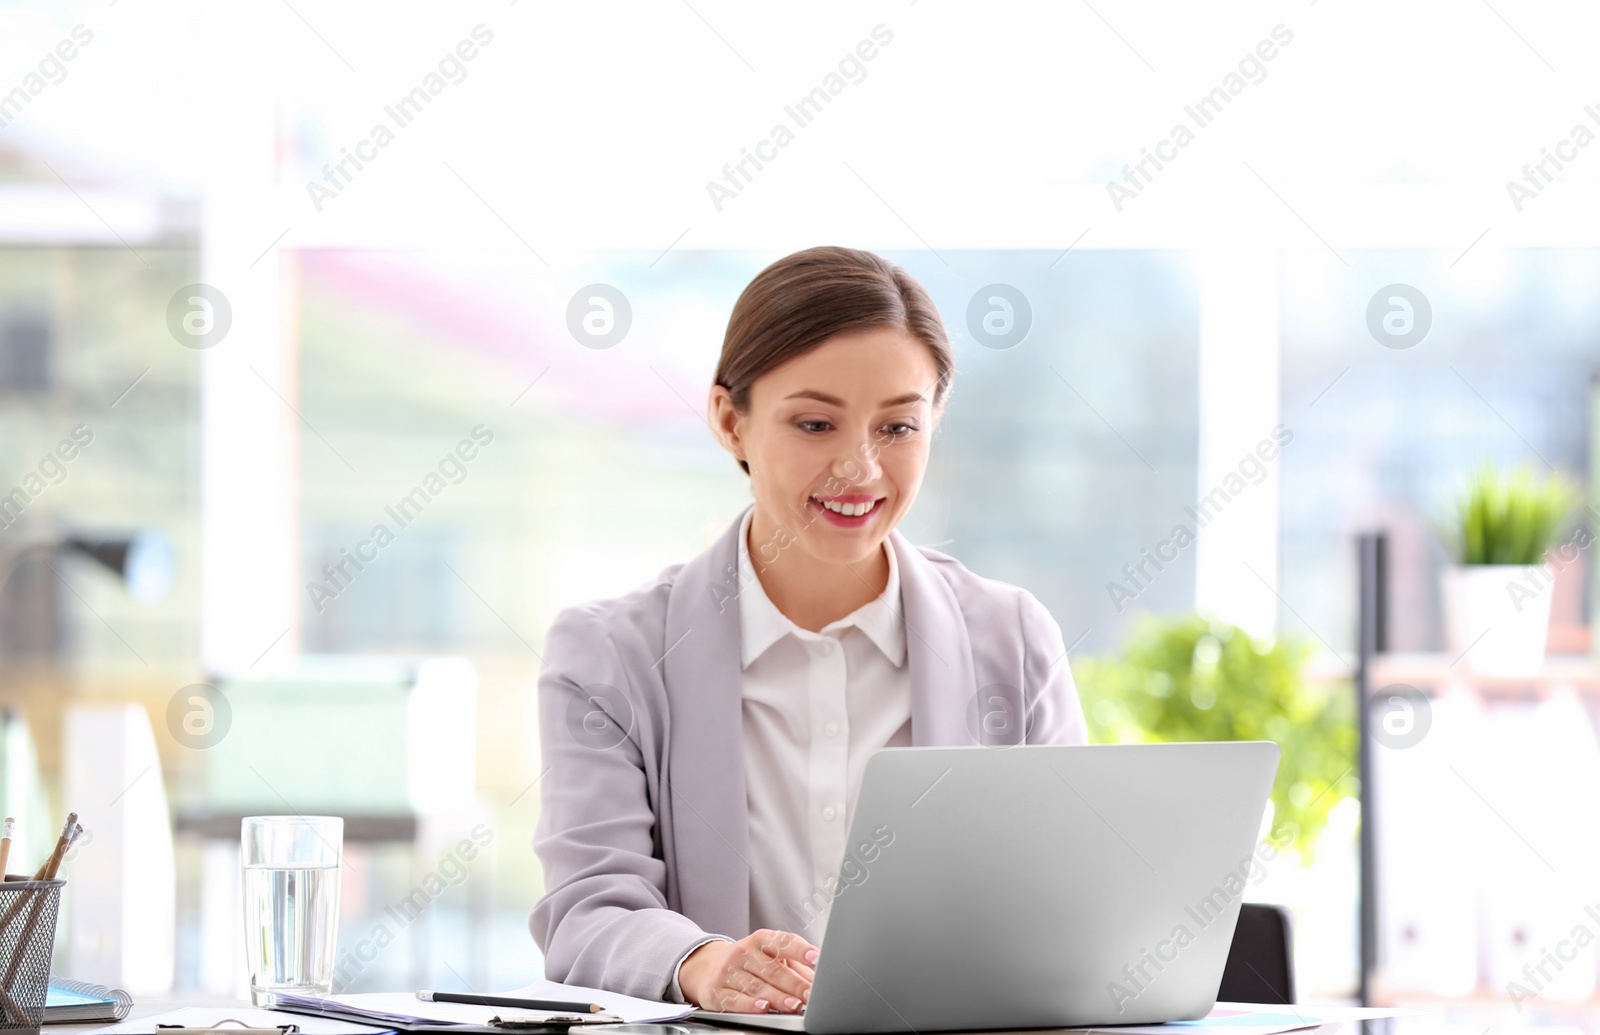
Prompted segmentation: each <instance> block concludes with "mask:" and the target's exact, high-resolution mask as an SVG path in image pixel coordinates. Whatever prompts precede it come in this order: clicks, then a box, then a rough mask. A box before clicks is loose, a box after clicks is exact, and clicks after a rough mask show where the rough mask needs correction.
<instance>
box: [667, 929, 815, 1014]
mask: <svg viewBox="0 0 1600 1035" xmlns="http://www.w3.org/2000/svg"><path fill="white" fill-rule="evenodd" d="M817 956H818V950H817V947H816V946H814V945H812V944H811V943H810V942H808V941H806V940H805V939H804V938H802V937H800V936H799V935H798V934H795V933H793V932H792V931H770V930H767V929H766V928H764V927H763V928H761V929H760V930H758V931H752V932H751V933H750V934H749V935H747V936H746V937H744V938H741V939H739V940H738V941H736V942H722V941H716V942H706V943H705V944H704V945H702V946H700V947H699V948H698V949H696V950H694V951H693V952H691V953H690V954H689V957H688V958H687V959H685V960H684V961H683V965H682V966H681V967H679V968H678V988H679V989H680V990H681V991H682V992H683V997H684V999H686V1000H688V1001H689V1002H691V1003H693V1004H695V1005H696V1006H698V1007H700V1008H701V1009H702V1010H716V1011H720V1012H722V1013H766V1012H767V1010H768V1009H776V1010H778V1011H779V1012H781V1013H794V1012H796V1011H798V1010H799V1009H800V1007H801V1006H802V1005H804V1003H805V1002H806V1000H808V999H809V998H810V997H811V980H812V978H813V977H814V976H815V974H816V972H815V971H814V970H812V967H813V966H814V965H815V964H816V962H817Z"/></svg>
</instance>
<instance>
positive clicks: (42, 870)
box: [33, 812, 78, 880]
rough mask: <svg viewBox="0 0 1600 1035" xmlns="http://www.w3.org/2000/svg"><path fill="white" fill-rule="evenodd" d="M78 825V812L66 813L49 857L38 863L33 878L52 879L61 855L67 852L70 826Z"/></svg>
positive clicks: (70, 832)
mask: <svg viewBox="0 0 1600 1035" xmlns="http://www.w3.org/2000/svg"><path fill="white" fill-rule="evenodd" d="M77 825H78V814H77V813H76V812H69V813H67V822H66V823H65V824H63V825H62V827H61V836H60V837H58V838H56V847H55V851H53V852H51V853H50V857H49V858H48V859H46V860H45V861H44V862H43V863H41V864H40V866H39V868H38V869H37V870H35V871H34V872H33V879H34V880H54V879H55V872H56V867H57V866H60V865H61V857H62V856H63V855H66V854H67V844H68V843H69V842H70V841H71V840H72V828H73V827H75V826H77Z"/></svg>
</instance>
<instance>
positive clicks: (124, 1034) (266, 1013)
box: [94, 1005, 393, 1035]
mask: <svg viewBox="0 0 1600 1035" xmlns="http://www.w3.org/2000/svg"><path fill="white" fill-rule="evenodd" d="M227 1019H232V1020H236V1021H243V1022H244V1023H245V1026H246V1027H250V1028H274V1027H277V1026H278V1025H280V1024H298V1025H300V1031H301V1033H302V1035H374V1033H375V1032H381V1031H392V1030H393V1029H392V1028H384V1027H382V1026H379V1025H372V1024H350V1023H348V1022H345V1021H335V1020H328V1019H324V1018H321V1017H296V1018H293V1019H290V1018H288V1017H286V1016H285V1015H283V1014H281V1013H276V1012H274V1011H272V1010H257V1009H255V1008H254V1007H251V1006H245V1005H240V1006H204V1007H202V1006H186V1007H183V1008H182V1009H178V1010H168V1011H167V1012H166V1013H157V1014H151V1015H150V1016H149V1017H141V1018H139V1019H138V1020H136V1021H118V1022H117V1023H116V1024H108V1025H106V1026H105V1027H103V1028H95V1029H94V1035H156V1025H158V1024H181V1025H183V1026H184V1027H185V1028H214V1027H216V1026H217V1022H219V1021H222V1020H227ZM227 1027H230V1028H233V1027H237V1025H232V1024H230V1025H228V1026H227Z"/></svg>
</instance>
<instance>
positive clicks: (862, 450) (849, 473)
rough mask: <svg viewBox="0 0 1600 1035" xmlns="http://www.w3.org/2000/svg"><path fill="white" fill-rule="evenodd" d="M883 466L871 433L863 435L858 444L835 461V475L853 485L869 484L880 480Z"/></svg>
mask: <svg viewBox="0 0 1600 1035" xmlns="http://www.w3.org/2000/svg"><path fill="white" fill-rule="evenodd" d="M882 473H883V468H882V467H881V466H879V464H878V450H877V448H876V447H875V445H874V444H873V441H872V437H871V436H870V435H867V436H863V437H862V438H861V439H860V441H858V442H857V444H856V445H854V446H852V447H851V448H850V449H849V450H847V451H846V452H844V453H843V454H841V455H840V456H838V457H835V458H834V461H833V476H834V477H835V478H839V479H842V480H844V481H846V482H849V483H850V484H852V485H867V484H870V483H871V482H875V481H877V480H878V478H879V476H880V475H881V474H882Z"/></svg>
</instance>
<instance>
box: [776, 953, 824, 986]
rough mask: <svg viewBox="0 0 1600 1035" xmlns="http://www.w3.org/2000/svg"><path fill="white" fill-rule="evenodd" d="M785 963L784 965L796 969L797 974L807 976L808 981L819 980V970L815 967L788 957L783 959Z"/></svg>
mask: <svg viewBox="0 0 1600 1035" xmlns="http://www.w3.org/2000/svg"><path fill="white" fill-rule="evenodd" d="M783 963H784V966H786V967H788V968H789V969H790V970H792V971H794V972H795V973H796V974H799V975H800V976H801V977H803V978H805V979H806V980H807V981H810V982H813V983H815V982H816V980H817V972H816V970H815V969H813V968H811V967H808V966H806V965H805V964H804V963H796V962H795V961H794V960H787V959H786V960H784V961H783Z"/></svg>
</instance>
